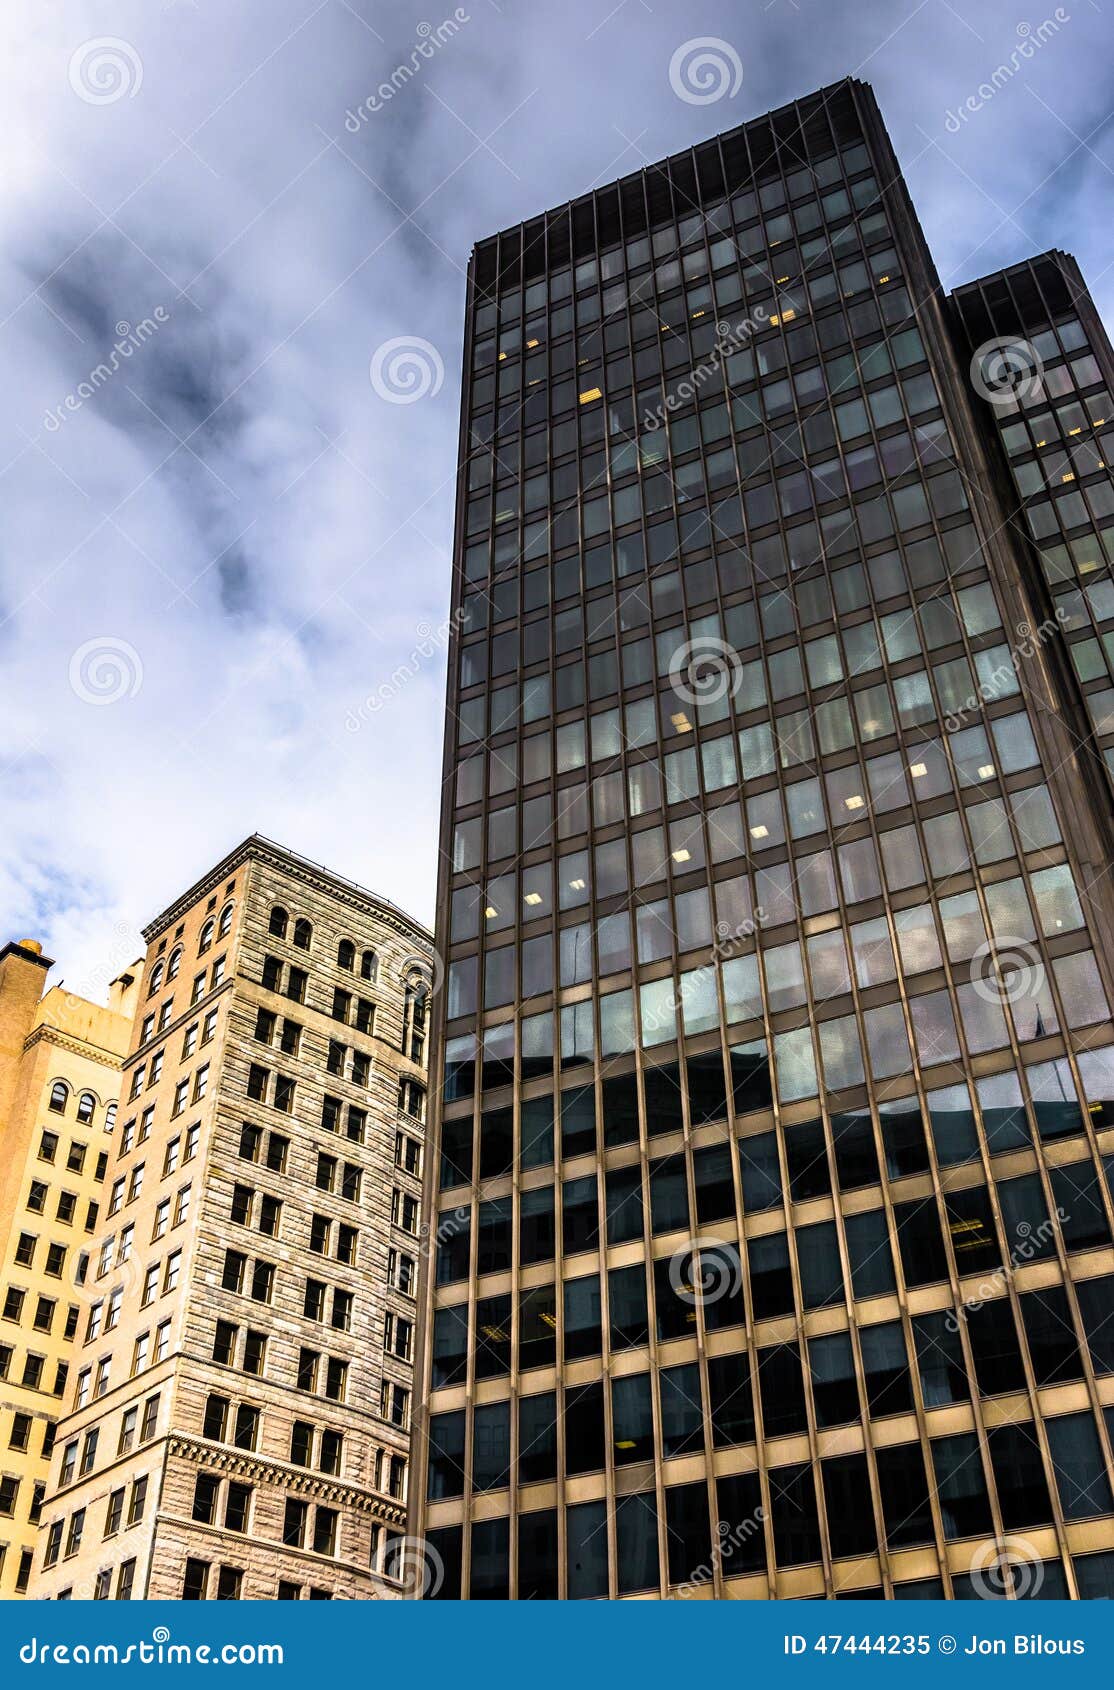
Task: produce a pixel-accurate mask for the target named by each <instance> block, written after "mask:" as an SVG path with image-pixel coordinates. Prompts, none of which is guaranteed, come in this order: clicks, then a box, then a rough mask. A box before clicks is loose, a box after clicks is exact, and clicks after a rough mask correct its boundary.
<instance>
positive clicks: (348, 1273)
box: [31, 836, 430, 1600]
mask: <svg viewBox="0 0 1114 1690" xmlns="http://www.w3.org/2000/svg"><path fill="white" fill-rule="evenodd" d="M144 937H145V939H146V940H147V945H148V949H147V953H146V957H145V960H144V962H143V965H142V969H141V977H140V981H139V1007H138V1010H137V1014H136V1018H135V1025H134V1029H133V1034H132V1038H131V1042H130V1045H129V1049H128V1054H127V1058H126V1061H125V1063H124V1071H123V1077H122V1089H121V1094H120V1095H121V1102H120V1111H119V1114H120V1120H119V1125H118V1128H117V1134H116V1140H115V1143H114V1145H113V1147H112V1155H111V1159H110V1163H109V1167H108V1170H107V1175H106V1179H105V1185H104V1200H103V1202H102V1205H101V1212H100V1215H99V1217H98V1221H97V1226H96V1229H95V1233H94V1236H93V1237H92V1238H91V1239H90V1241H89V1244H88V1250H89V1266H88V1274H87V1281H86V1294H85V1302H84V1308H83V1310H82V1316H81V1322H82V1323H81V1327H80V1329H79V1331H78V1334H77V1344H76V1353H75V1355H74V1358H73V1362H72V1366H71V1385H70V1395H69V1398H68V1402H67V1413H66V1416H65V1418H64V1420H63V1421H62V1422H61V1424H60V1426H59V1428H58V1432H57V1436H56V1439H55V1455H54V1465H53V1469H52V1472H51V1478H50V1483H49V1489H48V1495H47V1498H46V1501H45V1503H44V1504H43V1508H42V1522H41V1530H40V1537H39V1547H38V1549H37V1552H36V1556H35V1562H34V1570H33V1573H32V1579H31V1594H32V1595H35V1596H50V1597H56V1598H63V1597H75V1598H77V1597H95V1598H111V1599H122V1598H127V1597H136V1598H139V1597H162V1598H179V1597H184V1598H187V1599H203V1598H220V1599H226V1600H228V1599H235V1598H238V1597H242V1598H269V1599H275V1598H281V1599H284V1600H285V1599H291V1600H293V1599H298V1598H301V1599H317V1600H328V1599H332V1598H347V1599H352V1598H366V1597H374V1596H388V1595H397V1594H399V1593H400V1592H401V1589H402V1585H401V1583H400V1580H399V1579H398V1578H397V1577H396V1576H395V1575H396V1574H397V1573H399V1572H405V1570H406V1567H405V1564H404V1563H405V1550H404V1548H403V1549H401V1550H400V1549H399V1547H398V1543H397V1540H398V1539H400V1538H401V1537H402V1536H403V1533H404V1525H405V1505H406V1484H407V1456H408V1442H409V1430H408V1428H409V1418H410V1407H411V1388H412V1387H411V1377H412V1366H413V1354H412V1350H413V1342H414V1316H415V1295H416V1288H417V1286H416V1281H417V1266H418V1252H419V1202H420V1191H421V1171H422V1155H423V1140H424V1132H425V1129H424V1115H425V1074H426V1049H425V1040H426V1030H425V1023H426V1002H427V992H428V979H429V958H430V941H429V935H428V933H426V932H425V930H424V929H422V928H421V927H420V926H419V925H418V924H417V923H415V922H413V921H412V920H411V919H410V918H409V917H408V916H406V915H404V914H403V913H402V912H401V911H400V910H398V909H396V908H395V907H394V906H393V905H391V904H388V903H387V902H385V901H384V900H383V899H380V898H377V897H375V896H374V895H373V894H371V893H370V892H366V891H364V890H363V889H362V888H360V887H358V886H355V885H353V884H351V883H350V882H348V881H346V880H343V879H341V878H340V877H339V876H337V875H334V874H332V873H330V872H329V871H328V870H326V869H322V868H319V867H318V866H317V865H315V864H313V863H310V862H307V861H306V860H304V859H303V858H301V857H298V856H295V855H294V854H293V853H291V852H289V851H287V850H285V849H283V848H282V847H280V846H276V845H273V844H272V843H270V842H269V841H267V840H264V839H261V838H260V837H258V836H253V837H252V838H250V839H248V840H246V841H245V842H244V844H242V845H241V846H240V847H239V848H238V849H237V850H235V851H234V852H232V853H231V855H230V856H228V857H226V858H225V859H224V861H223V862H221V863H219V864H218V865H217V866H216V867H215V868H214V869H213V870H212V871H211V872H210V873H209V874H207V875H206V876H205V877H204V878H203V879H202V880H200V881H198V883H197V884H196V885H195V886H193V887H191V888H190V890H189V891H188V892H186V893H184V894H183V895H182V896H181V897H180V898H178V899H176V900H175V902H174V903H173V904H172V905H171V906H170V907H169V908H168V909H167V910H165V911H164V912H163V914H162V915H161V916H159V918H158V919H157V920H156V921H155V922H153V923H152V924H151V926H150V927H149V928H147V929H146V930H145V933H144Z"/></svg>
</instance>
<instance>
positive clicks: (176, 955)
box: [166, 945, 182, 981]
mask: <svg viewBox="0 0 1114 1690" xmlns="http://www.w3.org/2000/svg"><path fill="white" fill-rule="evenodd" d="M181 966H182V947H181V945H175V947H174V949H173V950H172V951H171V953H170V961H169V962H168V963H167V965H166V978H167V980H168V981H170V980H177V978H178V970H179V969H180V968H181Z"/></svg>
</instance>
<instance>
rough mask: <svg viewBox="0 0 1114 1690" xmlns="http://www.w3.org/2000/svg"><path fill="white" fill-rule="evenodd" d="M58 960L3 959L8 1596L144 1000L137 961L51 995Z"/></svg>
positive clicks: (3, 1447) (2, 1358)
mask: <svg viewBox="0 0 1114 1690" xmlns="http://www.w3.org/2000/svg"><path fill="white" fill-rule="evenodd" d="M52 966H53V965H52V963H51V960H50V958H49V957H45V956H43V954H42V947H41V946H40V945H38V944H37V943H36V942H35V941H34V940H30V939H22V940H19V941H18V942H16V943H13V944H8V945H5V946H4V948H3V950H2V951H0V1151H2V1154H0V1598H4V1597H9V1596H17V1595H20V1594H21V1593H22V1592H23V1591H24V1590H26V1588H27V1582H28V1578H29V1575H30V1570H31V1564H32V1557H33V1550H34V1544H35V1538H36V1532H37V1522H38V1517H39V1511H40V1508H41V1505H42V1498H43V1494H44V1491H45V1489H46V1479H47V1474H48V1470H49V1466H50V1455H51V1450H52V1448H53V1445H54V1436H55V1429H56V1425H57V1421H58V1417H59V1415H60V1413H61V1411H62V1405H63V1396H64V1393H65V1391H66V1381H67V1373H68V1370H69V1368H70V1364H71V1360H72V1355H73V1351H74V1349H75V1348H76V1336H77V1333H78V1330H79V1320H80V1313H81V1298H82V1296H83V1292H82V1291H81V1289H80V1284H81V1279H82V1275H83V1272H84V1268H85V1264H86V1263H87V1260H88V1252H89V1248H90V1240H91V1238H92V1237H93V1236H94V1234H95V1232H96V1229H97V1226H98V1224H99V1219H100V1212H101V1210H102V1208H103V1203H102V1190H103V1181H104V1178H105V1174H106V1172H107V1168H108V1162H109V1157H110V1153H111V1150H112V1137H111V1135H112V1132H113V1126H114V1123H115V1118H116V1106H117V1099H118V1097H119V1093H120V1068H121V1065H122V1062H123V1059H124V1056H125V1054H126V1052H127V1048H128V1038H129V1035H130V1031H131V1021H132V1010H133V1006H134V1004H135V1001H136V996H137V992H138V966H139V965H138V964H137V965H136V966H135V967H134V968H133V969H132V970H130V971H129V972H126V973H124V974H121V975H120V976H119V977H118V978H117V979H116V980H114V981H113V982H112V984H111V985H110V987H109V991H108V1004H107V1005H102V1004H96V1003H89V1002H87V1001H86V1000H85V999H84V998H80V997H76V996H75V995H74V994H73V993H70V992H66V991H64V990H63V988H62V987H61V986H54V987H52V988H51V989H50V990H49V991H48V992H46V993H45V994H44V992H43V988H44V986H45V984H46V978H47V975H48V973H49V971H50V969H51V967H52Z"/></svg>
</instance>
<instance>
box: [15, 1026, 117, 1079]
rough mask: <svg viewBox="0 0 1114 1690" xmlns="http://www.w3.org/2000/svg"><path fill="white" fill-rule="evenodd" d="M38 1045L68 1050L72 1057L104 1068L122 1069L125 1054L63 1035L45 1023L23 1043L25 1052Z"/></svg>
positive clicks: (72, 1036) (66, 1034)
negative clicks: (85, 1057)
mask: <svg viewBox="0 0 1114 1690" xmlns="http://www.w3.org/2000/svg"><path fill="white" fill-rule="evenodd" d="M37 1044H51V1045H57V1046H58V1048H59V1050H68V1051H69V1053H70V1055H71V1056H88V1057H91V1058H92V1060H93V1061H94V1062H99V1063H100V1064H101V1066H102V1067H104V1068H122V1067H123V1066H124V1057H123V1054H122V1053H120V1052H118V1051H114V1050H109V1049H108V1048H107V1046H106V1045H97V1044H92V1043H91V1042H90V1041H89V1040H88V1039H79V1038H76V1037H75V1036H74V1035H73V1034H72V1033H62V1032H60V1031H59V1030H58V1028H57V1027H52V1026H50V1024H49V1022H44V1023H43V1025H42V1026H40V1027H35V1028H33V1030H32V1031H31V1032H30V1033H28V1035H27V1037H26V1039H25V1040H24V1041H23V1048H24V1050H25V1051H26V1050H31V1049H33V1047H34V1046H35V1045H37Z"/></svg>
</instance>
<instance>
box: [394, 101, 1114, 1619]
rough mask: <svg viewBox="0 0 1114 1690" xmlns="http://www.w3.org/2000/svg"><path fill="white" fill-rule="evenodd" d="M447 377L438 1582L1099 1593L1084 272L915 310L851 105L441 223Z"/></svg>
mask: <svg viewBox="0 0 1114 1690" xmlns="http://www.w3.org/2000/svg"><path fill="white" fill-rule="evenodd" d="M1019 334H1020V335H1021V336H1022V337H1025V338H1027V340H1028V341H1031V347H1030V350H1031V351H1033V352H1034V353H1035V356H1036V357H1037V359H1038V360H1039V362H1040V365H1041V368H1040V370H1039V371H1038V372H1037V373H1036V376H1035V378H1034V379H1033V380H1032V381H1030V382H1029V383H1028V384H1026V383H1024V382H1021V381H1019V380H1017V379H1016V365H1017V357H1018V354H1017V350H1016V348H1015V349H1014V350H1013V351H1012V352H1011V353H1010V354H1009V356H1008V357H1007V358H1006V359H1005V373H1003V368H1002V359H1001V357H1000V356H995V353H997V354H1001V353H1002V348H1000V347H999V348H997V349H994V348H988V346H987V344H986V343H987V341H989V340H991V339H993V338H995V337H1000V336H1002V335H1005V336H1008V337H1009V338H1010V339H1011V341H1012V340H1016V339H1017V337H1018V336H1019ZM464 367H465V372H466V374H465V382H464V400H463V403H464V415H463V419H462V437H461V438H462V453H463V461H462V464H461V473H460V483H459V496H458V537H457V546H456V556H455V568H454V580H453V609H454V613H455V615H456V616H457V618H458V619H459V620H458V622H457V624H456V626H458V627H459V635H458V637H457V638H456V639H455V640H454V644H453V647H452V654H451V662H450V684H449V710H448V727H447V737H446V771H447V776H448V778H447V780H446V783H445V794H446V796H445V806H444V813H443V824H442V859H441V860H442V875H441V885H440V892H439V905H438V926H439V931H440V933H441V934H442V935H443V941H442V943H441V947H440V948H441V949H442V951H443V952H444V955H445V960H446V963H447V975H446V986H445V991H444V994H443V995H442V997H441V998H440V1000H439V1008H438V1012H437V1023H438V1025H437V1044H438V1056H437V1088H436V1089H437V1091H438V1092H439V1101H438V1106H437V1112H436V1124H435V1126H434V1128H433V1148H434V1150H435V1153H436V1159H435V1161H434V1163H433V1165H432V1166H431V1180H430V1182H429V1185H430V1187H431V1188H432V1189H431V1190H430V1197H429V1201H430V1208H429V1212H428V1215H427V1221H428V1224H429V1225H430V1227H431V1228H433V1230H434V1232H435V1234H436V1237H437V1243H438V1253H437V1262H436V1271H435V1273H434V1274H433V1276H432V1283H431V1285H430V1287H429V1291H428V1302H429V1309H428V1313H427V1317H426V1330H425V1331H424V1333H423V1343H422V1368H423V1383H422V1393H423V1407H422V1415H421V1424H420V1428H419V1434H418V1438H417V1440H416V1452H417V1453H416V1460H415V1465H416V1473H415V1483H414V1487H413V1488H414V1497H415V1501H416V1513H415V1530H416V1531H417V1532H420V1533H421V1534H422V1536H423V1537H424V1539H425V1540H426V1546H427V1547H426V1556H427V1561H428V1563H429V1567H430V1570H431V1571H430V1580H429V1583H430V1591H431V1593H432V1590H433V1587H434V1585H436V1586H437V1594H438V1595H440V1596H441V1597H449V1596H454V1595H457V1594H460V1593H463V1594H464V1595H465V1596H471V1597H481V1596H482V1597H495V1596H499V1597H507V1596H509V1597H512V1598H524V1597H553V1596H559V1597H585V1598H588V1597H613V1598H614V1597H624V1596H638V1595H650V1596H657V1595H668V1594H674V1595H686V1596H697V1597H702V1598H728V1597H758V1598H762V1597H766V1596H769V1595H774V1596H778V1597H803V1596H817V1597H820V1596H825V1595H833V1594H834V1595H836V1596H841V1597H842V1596H847V1597H855V1596H857V1597H883V1596H884V1597H889V1596H895V1595H896V1596H903V1597H911V1596H916V1597H967V1596H978V1595H997V1594H1001V1595H1006V1596H1009V1597H1012V1598H1016V1597H1019V1596H1024V1595H1033V1594H1036V1593H1038V1592H1039V1593H1040V1594H1041V1595H1043V1596H1046V1597H1049V1596H1061V1597H1064V1596H1071V1597H1076V1596H1095V1595H1100V1594H1102V1595H1110V1594H1111V1593H1112V1592H1114V1494H1112V1490H1111V1464H1110V1462H1111V1431H1112V1430H1114V1427H1112V1426H1111V1423H1110V1422H1111V1419H1112V1417H1114V1339H1112V1334H1114V1318H1112V1317H1114V1247H1112V1234H1111V1194H1110V1181H1111V1172H1112V1168H1114V1113H1112V1111H1114V1104H1112V1102H1111V1099H1112V1098H1114V1025H1112V1023H1111V1015H1110V1009H1109V1004H1110V1002H1111V1001H1112V1000H1111V996H1110V994H1111V990H1112V987H1114V981H1112V979H1111V959H1112V958H1114V949H1112V939H1114V927H1112V912H1114V891H1112V888H1111V884H1110V872H1111V863H1112V858H1114V805H1112V800H1111V792H1110V787H1109V785H1108V784H1107V781H1106V777H1105V774H1104V772H1103V767H1102V758H1101V755H1100V754H1099V751H1098V749H1097V746H1096V735H1100V736H1101V734H1102V733H1103V732H1105V730H1107V729H1109V728H1111V727H1112V726H1114V716H1112V714H1111V704H1110V700H1111V696H1112V694H1111V683H1110V681H1109V679H1108V676H1107V665H1108V664H1109V663H1114V644H1112V631H1114V592H1112V589H1111V582H1110V562H1111V559H1112V557H1114V552H1112V551H1111V549H1110V539H1111V533H1112V529H1111V527H1110V523H1111V510H1112V492H1111V483H1110V478H1109V474H1108V472H1107V469H1106V460H1107V459H1109V458H1110V457H1111V455H1112V454H1111V452H1110V449H1109V445H1108V443H1104V440H1103V437H1102V433H1101V430H1102V427H1103V424H1104V420H1105V419H1108V418H1109V417H1110V415H1111V411H1110V405H1111V401H1110V394H1109V387H1110V383H1111V379H1112V376H1114V370H1112V368H1111V362H1110V349H1109V346H1108V343H1107V341H1106V339H1105V337H1104V335H1103V334H1102V331H1101V328H1100V326H1099V324H1098V321H1097V319H1096V316H1095V313H1094V310H1093V308H1092V306H1091V305H1090V303H1089V302H1088V300H1087V298H1086V295H1085V293H1083V291H1082V289H1081V285H1080V282H1079V278H1078V275H1077V274H1076V272H1075V270H1074V267H1073V266H1072V264H1071V263H1070V261H1069V260H1066V259H1063V258H1059V257H1056V256H1055V255H1053V256H1051V257H1048V258H1045V259H1040V260H1035V261H1034V262H1033V263H1032V264H1031V265H1028V266H1022V267H1020V268H1019V269H1018V270H1017V271H1010V272H1008V273H1007V274H1006V275H1005V276H1003V277H999V278H991V279H989V280H987V281H985V282H982V283H980V284H978V285H977V286H976V287H973V288H971V289H965V290H963V291H962V292H961V293H960V294H959V295H958V296H957V297H956V298H955V299H954V300H949V299H948V298H946V297H944V296H943V295H942V292H941V289H940V285H939V282H938V279H937V276H936V273H935V271H934V269H933V265H932V261H931V259H930V257H929V255H928V252H927V249H926V246H925V241H924V237H923V235H922V233H921V230H920V228H919V226H918V224H917V222H916V219H915V217H914V214H913V211H912V208H911V205H910V201H909V198H908V194H907V192H906V189H905V186H904V184H903V182H902V179H901V174H900V171H899V169H898V166H897V163H896V160H895V157H894V153H893V151H892V148H891V145H890V143H889V141H888V139H887V136H886V133H885V130H884V128H883V126H882V123H881V119H880V116H879V113H878V110H877V107H876V105H875V102H874V99H873V96H872V94H871V91H870V89H869V88H868V87H866V86H865V85H864V84H862V83H860V82H857V81H846V82H843V83H840V84H838V85H836V86H834V87H831V88H829V89H826V90H824V91H822V92H820V93H817V94H815V95H812V96H810V97H809V98H807V99H804V100H801V101H799V102H798V103H796V104H794V105H791V106H788V107H786V108H784V109H783V110H780V111H778V112H775V113H773V114H772V115H770V116H768V117H765V118H762V119H760V120H758V121H755V122H752V123H748V124H746V125H744V126H743V127H742V128H739V129H736V130H733V131H732V132H731V133H729V134H726V135H723V136H721V137H719V138H718V139H714V140H711V141H709V142H707V143H706V144H704V145H702V146H699V147H697V148H695V149H694V150H692V151H690V152H685V153H682V154H679V155H678V156H676V157H674V158H671V159H669V160H667V161H666V162H665V163H663V164H660V165H658V166H656V167H654V168H652V169H648V170H645V171H642V172H640V173H638V174H636V175H632V176H630V177H627V178H626V179H624V180H623V181H621V182H618V183H616V184H614V185H612V186H610V187H606V188H602V189H599V190H597V191H596V192H594V193H591V194H588V195H586V196H585V197H583V198H582V199H579V200H577V201H575V202H573V203H572V204H571V205H566V206H563V207H561V208H560V209H558V210H556V211H553V212H551V213H549V214H547V215H543V216H540V217H538V218H536V219H533V220H532V221H530V222H528V223H526V224H524V225H522V226H520V227H518V228H513V229H509V230H507V231H505V232H504V233H502V234H500V235H498V236H496V237H494V238H492V239H490V240H485V241H482V242H481V243H480V244H479V245H478V246H477V248H476V250H475V252H474V254H473V257H472V262H471V269H470V280H469V296H468V318H467V328H466V338H465V365H464ZM1010 372H1014V374H1012V375H1011V373H1010ZM1030 374H1031V372H1030ZM1077 390H1078V391H1077ZM999 422H1000V423H1001V429H1000V431H999V428H998V426H997V425H998V423H999ZM1007 455H1008V456H1007ZM1007 461H1008V463H1009V464H1010V465H1011V466H1012V467H1013V470H1014V480H1015V485H1014V486H1011V484H1010V479H1009V477H1008V473H1007V470H1006V467H1005V466H1006V463H1007ZM1022 505H1024V510H1022V509H1021V508H1020V507H1021V506H1022ZM1026 518H1027V519H1028V521H1027V523H1026ZM1104 523H1105V524H1106V525H1107V526H1106V529H1105V541H1104V539H1103V525H1104ZM1104 627H1105V628H1106V630H1107V632H1106V633H1105V634H1104V633H1103V632H1102V629H1103V628H1104ZM1088 709H1089V710H1090V711H1091V717H1090V719H1089V718H1088Z"/></svg>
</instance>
